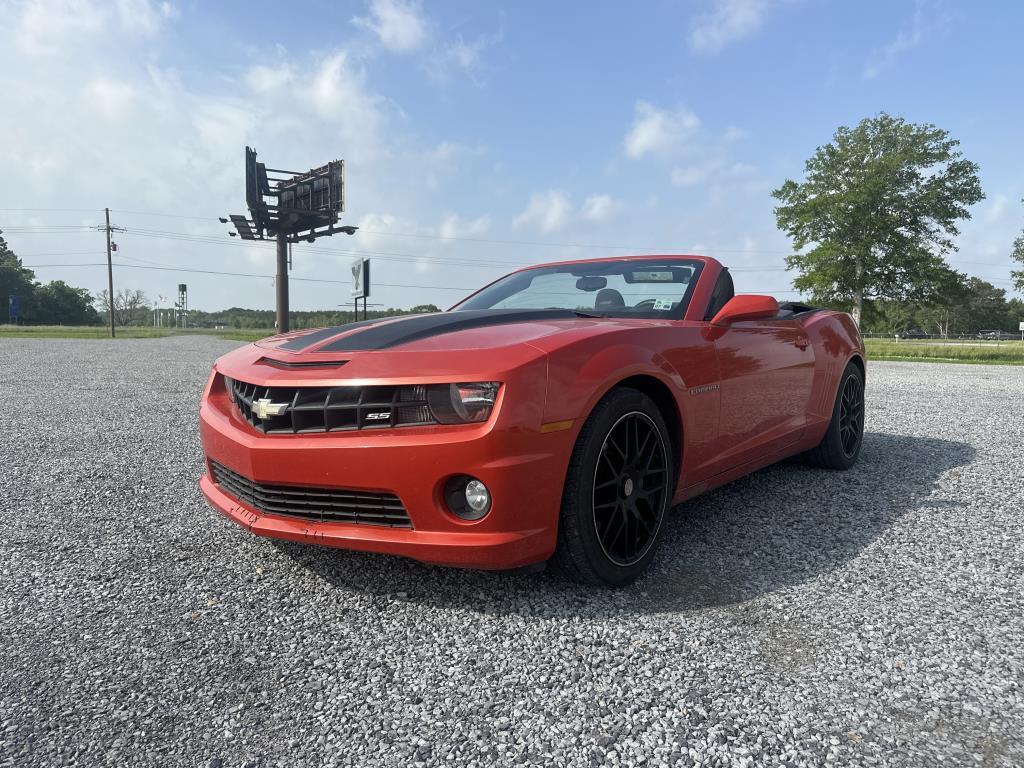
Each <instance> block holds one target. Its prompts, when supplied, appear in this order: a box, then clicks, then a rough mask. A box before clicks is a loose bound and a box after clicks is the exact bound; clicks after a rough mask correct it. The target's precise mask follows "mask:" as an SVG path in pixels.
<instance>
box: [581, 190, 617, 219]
mask: <svg viewBox="0 0 1024 768" xmlns="http://www.w3.org/2000/svg"><path fill="white" fill-rule="evenodd" d="M620 208H621V206H620V205H619V203H618V202H617V201H615V200H613V199H612V198H611V196H610V195H591V196H590V197H588V198H587V199H586V200H584V201H583V210H582V211H581V212H580V215H581V216H583V218H584V219H587V220H588V221H608V220H609V219H611V218H614V217H615V215H616V214H617V213H618V212H619V209H620Z"/></svg>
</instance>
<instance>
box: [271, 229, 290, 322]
mask: <svg viewBox="0 0 1024 768" xmlns="http://www.w3.org/2000/svg"><path fill="white" fill-rule="evenodd" d="M274 284H275V285H276V287H277V332H278V333H288V235H286V234H285V233H284V232H278V233H277V280H275V281H274Z"/></svg>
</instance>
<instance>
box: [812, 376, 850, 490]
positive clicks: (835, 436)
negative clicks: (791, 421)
mask: <svg viewBox="0 0 1024 768" xmlns="http://www.w3.org/2000/svg"><path fill="white" fill-rule="evenodd" d="M863 442H864V375H863V374H862V373H861V372H860V368H859V367H857V364H856V363H852V362H851V363H849V364H848V365H847V366H846V370H845V371H843V377H842V378H841V379H840V380H839V389H838V391H837V392H836V402H835V405H834V406H833V407H832V420H831V421H830V422H829V425H828V431H827V432H826V433H825V436H824V437H823V438H822V439H821V442H820V443H818V445H817V446H815V447H814V448H812V449H811V450H809V451H808V452H807V454H806V456H807V461H808V462H809V463H810V464H812V465H813V466H815V467H824V468H825V469H840V470H846V469H849V468H850V467H852V466H853V465H854V464H856V463H857V458H858V457H859V456H860V448H861V445H862V444H863Z"/></svg>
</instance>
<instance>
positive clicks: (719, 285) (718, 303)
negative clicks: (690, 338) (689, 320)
mask: <svg viewBox="0 0 1024 768" xmlns="http://www.w3.org/2000/svg"><path fill="white" fill-rule="evenodd" d="M735 295H736V289H735V288H734V287H733V284H732V275H730V274H729V270H727V269H726V270H723V271H722V274H720V275H719V276H718V281H717V282H716V283H715V290H713V291H712V292H711V301H710V302H708V311H707V312H706V313H705V315H704V319H705V320H711V319H712V318H713V317H714V316H715V315H717V314H718V313H719V312H720V311H721V310H722V307H724V306H725V305H726V304H728V303H729V299H731V298H732V297H733V296H735Z"/></svg>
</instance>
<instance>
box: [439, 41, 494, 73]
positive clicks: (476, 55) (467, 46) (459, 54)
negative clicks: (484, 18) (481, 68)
mask: <svg viewBox="0 0 1024 768" xmlns="http://www.w3.org/2000/svg"><path fill="white" fill-rule="evenodd" d="M487 45H488V41H487V40H485V39H484V38H478V39H476V40H473V41H472V42H468V43H467V42H466V41H465V40H463V39H462V35H459V36H458V37H457V38H456V39H455V40H453V41H452V42H450V43H448V45H447V46H445V52H446V54H447V58H448V59H449V60H451V61H453V62H455V64H457V65H458V66H459V67H460V68H462V69H474V68H475V67H476V66H477V65H478V64H479V63H480V52H481V51H483V49H484V48H486V47H487Z"/></svg>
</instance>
